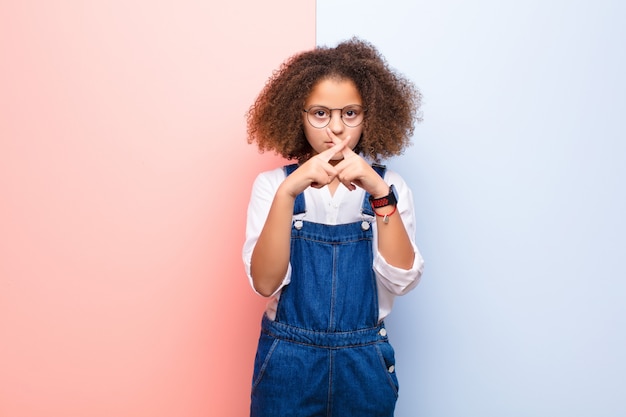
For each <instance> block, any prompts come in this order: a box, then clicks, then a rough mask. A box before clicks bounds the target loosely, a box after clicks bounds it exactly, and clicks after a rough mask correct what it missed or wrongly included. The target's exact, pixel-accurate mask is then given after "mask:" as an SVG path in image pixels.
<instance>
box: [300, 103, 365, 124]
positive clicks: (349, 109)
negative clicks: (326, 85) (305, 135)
mask: <svg viewBox="0 0 626 417" xmlns="http://www.w3.org/2000/svg"><path fill="white" fill-rule="evenodd" d="M334 110H340V111H341V113H340V116H341V121H342V122H343V124H345V125H346V126H348V127H357V126H358V125H360V124H361V123H363V117H364V114H365V109H364V108H363V107H361V106H359V105H358V104H350V105H349V106H346V107H344V108H343V109H329V108H328V107H322V106H313V107H311V108H309V109H308V110H302V111H303V112H305V113H306V119H307V120H308V121H309V123H310V124H311V126H313V127H314V128H316V129H322V128H324V127H326V126H328V124H329V123H330V119H331V117H332V112H333V111H334Z"/></svg>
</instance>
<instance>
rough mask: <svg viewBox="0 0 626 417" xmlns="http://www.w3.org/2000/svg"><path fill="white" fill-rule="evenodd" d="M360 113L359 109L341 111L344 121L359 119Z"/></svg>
mask: <svg viewBox="0 0 626 417" xmlns="http://www.w3.org/2000/svg"><path fill="white" fill-rule="evenodd" d="M361 111H362V110H361V108H359V107H348V108H345V109H344V110H343V117H344V118H346V119H355V118H357V117H359V115H360V114H361Z"/></svg>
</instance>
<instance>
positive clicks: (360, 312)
mask: <svg viewBox="0 0 626 417" xmlns="http://www.w3.org/2000/svg"><path fill="white" fill-rule="evenodd" d="M296 168H297V165H295V164H294V165H288V166H286V167H285V171H286V174H287V175H289V174H290V173H291V172H293V171H294V170H295V169H296ZM375 169H377V171H378V172H379V174H381V175H383V174H384V167H380V166H375ZM362 210H363V213H364V214H365V215H369V216H374V213H373V212H372V208H371V206H370V203H369V200H368V195H367V193H366V196H365V199H364V201H363V205H362ZM304 211H305V201H304V195H303V194H300V195H299V196H298V197H297V198H296V201H295V204H294V214H299V213H303V212H304ZM370 218H371V217H370ZM364 219H365V216H364ZM372 264H373V253H372V229H371V227H370V223H369V222H361V221H359V222H355V223H348V224H341V225H326V224H319V223H312V222H307V221H304V220H296V221H294V222H293V224H292V233H291V265H292V268H293V269H292V275H291V283H290V284H289V285H287V286H285V287H284V288H283V290H282V293H281V296H280V300H279V302H278V307H277V313H276V319H275V320H274V321H272V320H270V319H269V318H267V316H264V317H263V320H262V325H261V335H260V338H259V344H258V348H257V354H256V358H255V363H254V374H253V382H252V395H251V397H252V402H251V413H250V415H251V416H252V417H282V416H289V417H300V416H302V417H311V416H334V417H350V416H359V417H369V416H381V417H383V416H385V417H390V416H393V412H394V408H395V404H396V400H397V396H398V381H397V378H396V374H395V359H394V351H393V348H392V347H391V345H390V344H389V341H388V339H387V332H386V330H385V328H384V324H383V323H378V292H377V287H376V279H375V276H374V272H373V269H372Z"/></svg>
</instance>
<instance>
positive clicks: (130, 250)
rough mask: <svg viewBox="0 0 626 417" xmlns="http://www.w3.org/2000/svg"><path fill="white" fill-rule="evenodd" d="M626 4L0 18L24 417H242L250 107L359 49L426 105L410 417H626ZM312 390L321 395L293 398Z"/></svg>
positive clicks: (1, 4)
mask: <svg viewBox="0 0 626 417" xmlns="http://www.w3.org/2000/svg"><path fill="white" fill-rule="evenodd" d="M624 21H626V6H624V5H623V4H622V3H620V2H618V1H610V0H599V1H590V0H580V1H570V2H565V1H557V0H554V1H549V2H545V1H544V2H540V1H538V0H529V1H525V2H519V1H511V0H506V1H495V0H478V1H473V2H463V1H458V0H442V1H436V2H434V1H431V2H426V1H408V0H403V1H399V0H398V1H390V2H380V1H373V0H366V1H361V2H354V1H350V2H349V1H343V0H342V1H331V0H318V1H317V2H316V1H313V0H307V1H297V2H296V1H286V0H280V1H278V0H275V1H270V2H265V3H259V2H251V1H230V2H220V3H219V4H218V3H216V2H209V1H193V0H181V1H177V2H173V1H163V0H157V1H154V0H153V1H146V0H126V1H117V0H115V1H99V0H92V1H79V0H66V1H62V2H60V1H59V2H48V1H42V0H24V1H19V2H17V1H9V0H3V1H0V416H2V417H48V416H63V417H84V416H89V417H92V416H93V417H101V416H102V417H110V416H125V417H126V416H129V417H161V416H163V417H173V416H182V417H195V416H198V417H199V416H244V415H246V413H247V407H248V397H249V385H250V377H251V371H252V361H253V355H254V349H255V343H256V338H257V335H258V328H259V319H260V314H261V312H262V310H263V306H264V301H263V300H262V299H260V298H259V297H258V296H256V295H254V294H253V293H252V291H251V289H250V288H249V285H248V282H247V280H246V278H245V275H244V272H243V267H242V263H241V257H240V251H241V245H242V243H243V238H244V223H245V210H246V205H247V201H248V196H249V191H250V186H251V184H252V181H253V179H254V177H255V175H256V174H257V173H258V172H259V171H261V170H264V169H268V168H271V167H274V166H276V165H277V164H281V163H283V161H282V160H280V159H279V158H277V157H276V156H274V155H267V154H266V155H260V154H258V152H257V151H256V148H254V147H253V146H250V145H248V144H247V143H246V138H245V118H244V114H245V111H246V110H247V108H248V107H249V105H250V104H251V102H252V100H253V99H254V97H255V96H256V94H257V93H258V91H259V90H260V89H261V88H262V86H263V84H264V83H265V81H266V79H267V77H268V76H269V75H270V74H271V72H272V71H273V70H274V69H275V68H276V67H277V66H278V65H279V64H280V63H281V62H282V61H283V60H284V59H285V58H287V57H288V56H290V55H292V54H294V53H296V52H299V51H301V50H304V49H309V48H312V47H314V46H315V45H316V43H317V44H335V43H337V42H338V41H340V40H343V39H346V38H349V37H351V36H353V35H357V36H360V37H362V38H364V39H367V40H369V41H371V42H373V43H374V44H375V45H377V46H378V47H379V49H380V50H381V52H382V53H383V54H384V55H385V56H386V58H387V59H388V61H389V63H390V64H391V65H392V66H393V67H395V68H397V69H398V70H400V71H401V72H403V73H405V74H406V75H408V76H409V77H410V78H411V79H412V80H414V81H415V83H416V84H417V85H418V86H419V87H420V88H421V90H422V92H423V94H424V108H423V110H424V123H422V124H421V125H419V126H418V127H417V129H416V132H415V140H414V145H413V146H412V147H411V148H410V149H409V150H408V151H407V152H406V153H405V155H403V156H402V157H399V158H395V159H394V160H392V161H389V164H390V165H391V167H392V168H394V169H396V170H397V171H399V172H401V173H402V174H403V175H404V176H405V178H406V179H407V181H408V183H409V184H410V185H411V186H412V188H413V190H414V195H415V200H416V201H415V202H416V207H417V212H418V213H417V214H418V235H417V242H418V244H419V246H420V248H421V249H422V252H423V254H424V257H425V258H426V272H425V275H424V277H423V282H422V284H421V285H420V286H419V287H418V288H417V289H416V290H415V292H413V293H411V294H409V295H407V296H406V297H404V298H400V299H398V301H397V303H396V309H395V310H394V312H393V313H392V316H391V317H390V318H389V320H388V327H389V328H390V337H391V340H392V342H393V343H394V345H395V347H396V352H397V360H398V367H397V369H398V375H399V378H400V381H401V388H400V399H399V402H398V409H397V415H398V416H403V417H409V416H424V417H466V416H471V417H501V416H508V417H517V416H519V417H554V416H561V415H567V416H570V417H574V416H576V417H578V416H580V417H591V416H593V417H596V416H602V417H617V416H623V415H624V414H625V413H626V404H625V401H624V399H623V393H624V390H625V389H626V377H625V375H626V358H625V357H624V354H623V352H624V348H625V347H626V335H625V331H626V329H625V327H626V308H625V307H624V300H625V299H626V285H625V284H624V280H625V279H626V273H625V272H624V258H625V252H626V244H625V243H624V239H625V236H626V221H625V220H624V213H625V212H626V202H625V201H626V199H625V196H624V194H625V193H624V179H625V178H626V168H625V164H626V145H625V141H626V129H625V128H624V119H625V116H624V115H625V114H626V104H625V97H626V81H624V73H626V52H625V51H626V48H624V41H625V40H626V29H625V26H624V25H623V22H624ZM294 388H295V389H297V387H294Z"/></svg>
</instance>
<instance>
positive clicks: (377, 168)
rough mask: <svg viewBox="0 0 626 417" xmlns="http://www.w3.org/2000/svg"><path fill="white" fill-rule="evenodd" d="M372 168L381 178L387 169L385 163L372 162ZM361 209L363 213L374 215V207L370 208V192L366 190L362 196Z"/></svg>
mask: <svg viewBox="0 0 626 417" xmlns="http://www.w3.org/2000/svg"><path fill="white" fill-rule="evenodd" d="M372 168H374V171H376V172H377V173H378V175H380V177H381V178H385V171H387V167H386V166H385V165H380V164H372ZM361 211H362V212H363V214H367V215H369V216H375V213H374V209H372V205H371V204H370V193H368V192H367V191H366V192H365V197H364V198H363V206H362V207H361Z"/></svg>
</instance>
